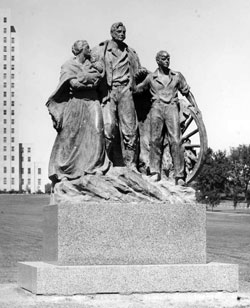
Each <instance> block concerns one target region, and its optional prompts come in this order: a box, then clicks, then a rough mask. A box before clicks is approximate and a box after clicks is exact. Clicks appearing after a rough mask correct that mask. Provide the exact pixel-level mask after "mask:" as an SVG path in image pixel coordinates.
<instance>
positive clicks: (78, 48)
mask: <svg viewBox="0 0 250 308" xmlns="http://www.w3.org/2000/svg"><path fill="white" fill-rule="evenodd" d="M72 52H73V54H74V55H75V56H77V55H79V54H80V53H83V56H84V57H85V58H89V57H90V48H89V44H88V42H87V41H85V40H78V41H76V42H75V43H74V44H73V46H72Z"/></svg>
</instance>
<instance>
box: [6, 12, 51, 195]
mask: <svg viewBox="0 0 250 308" xmlns="http://www.w3.org/2000/svg"><path fill="white" fill-rule="evenodd" d="M0 42H1V43H0V192H1V191H7V192H8V191H11V190H14V191H27V192H37V191H42V192H44V186H45V184H46V183H48V180H47V179H46V176H45V170H46V169H47V168H45V166H44V164H42V163H38V162H35V161H34V155H33V154H34V153H33V145H32V144H26V143H20V140H19V136H18V126H19V125H18V124H19V123H18V119H19V116H18V114H19V113H18V102H19V100H18V93H17V89H18V41H17V35H16V30H15V27H14V26H13V25H12V23H11V12H10V10H9V9H0Z"/></svg>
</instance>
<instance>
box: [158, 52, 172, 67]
mask: <svg viewBox="0 0 250 308" xmlns="http://www.w3.org/2000/svg"><path fill="white" fill-rule="evenodd" d="M157 63H158V65H159V66H160V67H162V68H169V64H170V55H169V54H168V53H167V52H166V51H164V52H162V53H161V54H160V55H159V57H158V59H157Z"/></svg>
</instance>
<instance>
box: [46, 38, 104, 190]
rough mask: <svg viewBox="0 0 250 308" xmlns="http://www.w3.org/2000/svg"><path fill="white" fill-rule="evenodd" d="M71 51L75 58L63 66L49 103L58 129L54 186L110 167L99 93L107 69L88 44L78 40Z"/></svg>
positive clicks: (51, 170) (51, 169) (52, 173)
mask: <svg viewBox="0 0 250 308" xmlns="http://www.w3.org/2000/svg"><path fill="white" fill-rule="evenodd" d="M72 52H73V54H74V58H72V59H70V60H69V61H67V62H66V63H64V64H63V65H62V68H61V75H60V82H59V85H58V87H57V89H56V90H55V92H54V93H53V94H52V95H51V96H50V98H49V100H48V102H47V104H46V106H47V107H48V110H49V113H50V115H51V117H52V120H53V125H54V128H55V129H56V130H57V137H56V140H55V143H54V146H53V149H52V153H51V157H50V162H49V178H50V179H51V181H52V183H53V184H55V183H56V182H59V181H62V180H74V179H77V178H79V177H81V176H83V175H85V174H96V173H99V174H104V173H106V172H107V171H108V169H109V167H110V161H109V160H108V158H107V155H106V152H105V139H104V129H103V117H102V110H101V106H100V102H99V100H98V95H97V90H96V88H97V87H98V83H99V81H100V79H101V78H102V77H103V74H104V69H103V66H102V64H101V63H100V62H95V61H94V60H93V59H91V51H90V48H89V45H88V43H87V42H86V41H83V40H79V41H76V42H75V43H74V44H73V46H72Z"/></svg>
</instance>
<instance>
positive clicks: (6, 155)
mask: <svg viewBox="0 0 250 308" xmlns="http://www.w3.org/2000/svg"><path fill="white" fill-rule="evenodd" d="M0 42H1V44H0V190H5V191H9V190H18V189H19V148H18V117H17V114H18V111H17V107H18V106H17V101H18V99H17V63H18V61H17V55H18V43H17V36H16V31H15V28H14V26H13V25H12V24H11V14H10V10H8V9H1V10H0Z"/></svg>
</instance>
